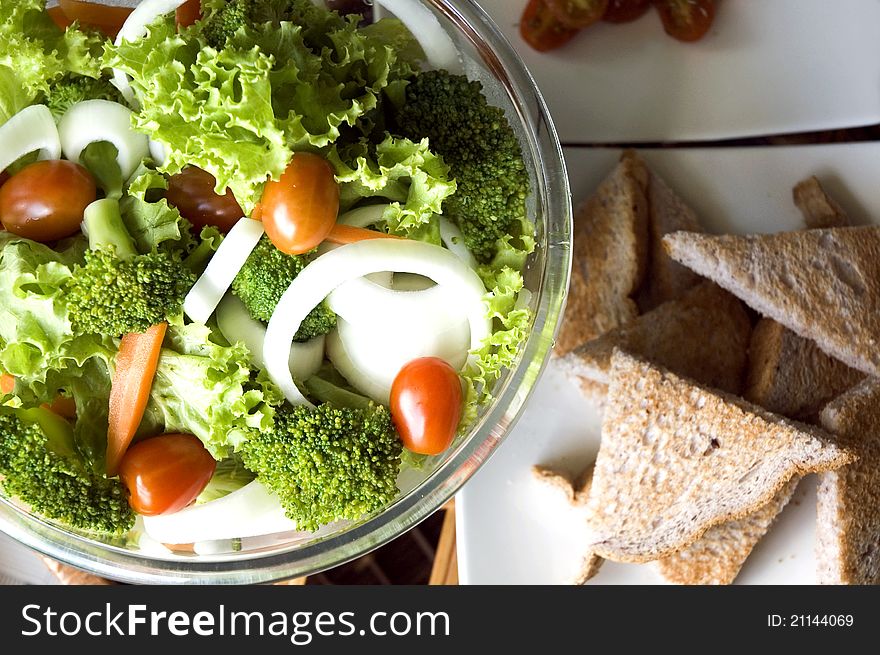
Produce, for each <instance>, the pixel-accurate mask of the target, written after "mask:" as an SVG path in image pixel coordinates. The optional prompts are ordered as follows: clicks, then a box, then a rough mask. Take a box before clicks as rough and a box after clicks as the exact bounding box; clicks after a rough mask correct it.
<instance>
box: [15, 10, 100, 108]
mask: <svg viewBox="0 0 880 655" xmlns="http://www.w3.org/2000/svg"><path fill="white" fill-rule="evenodd" d="M45 5H46V3H45V0H14V1H12V0H10V1H6V0H4V2H2V3H0V65H3V66H7V67H9V68H10V69H11V70H13V71H14V72H15V75H16V77H17V78H18V83H19V85H20V87H21V88H22V89H23V90H24V91H25V93H26V94H27V95H28V97H29V98H30V99H31V100H33V99H34V98H36V96H37V95H39V94H40V93H46V92H48V91H49V88H50V85H51V84H52V83H53V82H54V81H56V80H58V79H60V78H61V77H63V76H64V75H65V74H67V73H76V74H78V75H85V76H88V77H99V76H100V74H101V64H100V62H101V48H102V46H103V43H104V42H105V41H106V39H105V38H104V37H102V36H100V35H99V34H97V33H89V34H87V33H85V32H83V31H81V30H79V29H78V28H77V27H76V26H75V25H72V26H71V27H69V28H68V29H67V30H65V31H62V30H61V29H59V28H58V26H56V25H55V23H53V22H52V19H51V18H50V17H49V14H48V13H46V10H45Z"/></svg>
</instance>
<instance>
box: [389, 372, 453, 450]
mask: <svg viewBox="0 0 880 655" xmlns="http://www.w3.org/2000/svg"><path fill="white" fill-rule="evenodd" d="M461 413H462V393H461V381H460V380H459V378H458V373H456V372H455V369H454V368H452V367H451V366H450V365H449V364H447V363H446V362H445V361H444V360H442V359H440V358H439V357H422V358H419V359H414V360H412V361H411V362H409V363H408V364H406V365H405V366H404V367H403V368H402V369H400V372H399V373H398V374H397V377H396V378H394V383H393V384H392V385H391V418H392V420H393V421H394V426H395V427H396V428H397V432H398V433H399V434H400V438H401V439H402V440H403V445H404V446H405V447H406V448H407V449H409V450H411V451H412V452H414V453H420V454H422V455H436V454H438V453H442V452H443V451H444V450H446V449H447V448H449V444H451V443H452V440H453V438H455V431H456V429H457V428H458V422H459V421H460V420H461Z"/></svg>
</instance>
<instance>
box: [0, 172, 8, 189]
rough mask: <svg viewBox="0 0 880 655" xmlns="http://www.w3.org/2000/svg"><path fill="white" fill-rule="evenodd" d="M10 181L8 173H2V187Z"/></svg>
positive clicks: (0, 184) (0, 182)
mask: <svg viewBox="0 0 880 655" xmlns="http://www.w3.org/2000/svg"><path fill="white" fill-rule="evenodd" d="M8 179H9V173H7V172H6V171H3V172H2V173H0V186H3V185H4V184H6V180H8Z"/></svg>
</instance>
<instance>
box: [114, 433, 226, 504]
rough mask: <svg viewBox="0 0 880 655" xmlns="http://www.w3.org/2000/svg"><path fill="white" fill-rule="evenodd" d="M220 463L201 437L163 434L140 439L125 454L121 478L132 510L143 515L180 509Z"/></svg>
mask: <svg viewBox="0 0 880 655" xmlns="http://www.w3.org/2000/svg"><path fill="white" fill-rule="evenodd" d="M216 467H217V462H216V461H214V458H213V457H211V453H209V452H208V451H207V450H206V449H205V447H204V446H203V445H202V442H201V441H200V440H199V439H198V437H194V436H193V435H191V434H164V435H162V436H160V437H153V438H151V439H145V440H144V441H139V442H138V443H136V444H135V445H133V446H132V447H131V448H129V449H128V451H126V453H125V457H123V458H122V463H121V464H120V466H119V477H120V479H121V480H122V483H123V484H124V485H125V486H126V487H127V488H128V492H129V494H130V497H129V503H130V504H131V507H132V509H134V511H136V512H137V513H138V514H143V515H144V516H155V515H157V514H171V513H173V512H178V511H180V510H182V509H183V508H184V507H186V506H187V505H189V504H190V503H191V502H192V501H194V500H195V499H196V498H197V497H198V495H199V494H200V493H202V490H204V488H205V487H206V486H207V485H208V482H209V481H210V480H211V476H212V475H214V469H215V468H216Z"/></svg>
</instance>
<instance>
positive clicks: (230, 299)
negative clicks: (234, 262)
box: [217, 293, 324, 380]
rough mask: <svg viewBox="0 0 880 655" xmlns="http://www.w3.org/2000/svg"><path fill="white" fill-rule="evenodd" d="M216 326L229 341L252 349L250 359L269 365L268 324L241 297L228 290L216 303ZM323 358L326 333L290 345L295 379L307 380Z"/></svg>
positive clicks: (261, 366) (291, 367) (262, 364)
mask: <svg viewBox="0 0 880 655" xmlns="http://www.w3.org/2000/svg"><path fill="white" fill-rule="evenodd" d="M217 326H218V327H219V328H220V332H222V333H223V336H224V337H226V339H227V341H229V342H230V343H235V342H236V341H240V342H241V343H243V344H244V345H245V346H246V347H247V349H248V350H249V351H250V360H251V363H252V364H253V365H254V366H256V367H257V368H261V369H263V368H266V364H265V363H264V362H263V340H264V339H265V338H266V326H265V325H264V324H263V323H261V322H260V321H258V320H256V319H255V318H253V317H251V315H250V313H249V312H248V310H247V307H245V306H244V303H243V302H241V300H239V299H238V298H236V297H235V296H233V295H232V294H231V293H227V294H226V295H225V296H224V297H223V300H221V301H220V304H219V305H218V306H217ZM323 361H324V337H323V336H320V337H315V338H314V339H310V340H308V341H306V342H305V343H297V342H294V343H293V344H291V347H290V362H289V364H290V372H291V374H292V375H293V378H294V379H295V380H308V379H309V378H310V377H312V376H313V375H314V374H315V373H317V372H318V369H319V368H321V363H322V362H323Z"/></svg>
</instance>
